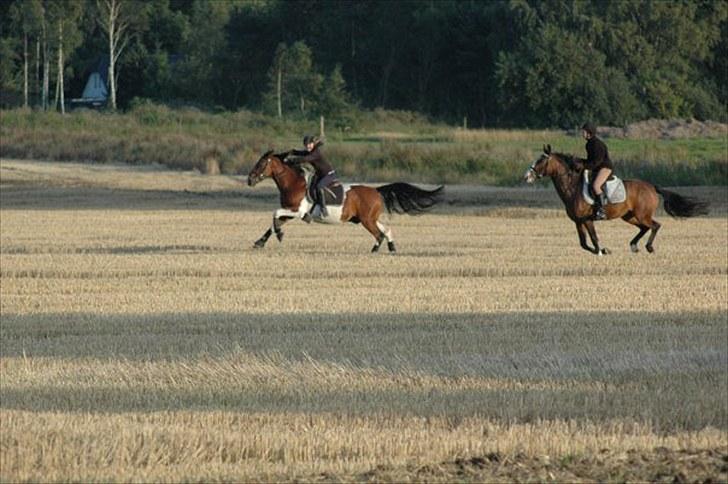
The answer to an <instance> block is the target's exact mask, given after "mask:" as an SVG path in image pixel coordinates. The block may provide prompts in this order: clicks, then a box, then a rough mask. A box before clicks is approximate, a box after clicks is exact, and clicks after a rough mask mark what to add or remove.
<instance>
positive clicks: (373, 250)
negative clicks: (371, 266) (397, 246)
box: [372, 244, 379, 253]
mask: <svg viewBox="0 0 728 484" xmlns="http://www.w3.org/2000/svg"><path fill="white" fill-rule="evenodd" d="M374 252H379V244H375V245H374V247H372V253H374Z"/></svg>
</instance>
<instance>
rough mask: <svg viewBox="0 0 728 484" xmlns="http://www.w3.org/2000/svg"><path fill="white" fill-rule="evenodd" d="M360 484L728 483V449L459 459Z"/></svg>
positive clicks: (381, 472)
mask: <svg viewBox="0 0 728 484" xmlns="http://www.w3.org/2000/svg"><path fill="white" fill-rule="evenodd" d="M357 480H359V481H382V480H384V481H388V480H395V481H397V480H408V481H409V480H415V481H428V482H452V481H458V482H546V481H556V482H593V481H600V482H611V481H619V482H625V481H629V482H728V447H723V448H720V449H707V450H671V449H667V448H664V447H658V448H655V449H653V450H652V451H650V452H643V451H636V450H635V451H628V452H612V451H610V450H609V449H603V450H602V451H600V452H599V454H597V455H590V456H583V455H567V456H562V457H560V458H550V457H549V456H542V457H539V456H526V455H521V454H519V455H514V456H505V455H500V454H498V453H491V454H488V455H485V456H482V457H472V458H468V459H456V460H455V461H451V462H443V463H440V464H436V465H425V466H413V467H410V468H408V469H394V468H387V467H386V466H379V467H377V468H376V469H373V470H372V471H370V472H367V473H365V474H362V475H359V476H357Z"/></svg>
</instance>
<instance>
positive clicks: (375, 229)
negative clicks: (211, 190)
mask: <svg viewBox="0 0 728 484" xmlns="http://www.w3.org/2000/svg"><path fill="white" fill-rule="evenodd" d="M282 158H283V155H275V154H273V152H272V151H268V152H267V153H265V154H264V155H263V156H261V157H260V159H259V160H258V162H257V163H256V164H255V166H254V167H253V169H252V170H251V171H250V173H249V174H248V185H249V186H251V187H252V186H255V185H256V184H258V183H259V182H260V181H262V180H264V179H265V178H269V177H270V178H273V181H275V183H276V185H277V186H278V191H279V192H280V201H281V208H280V209H278V210H276V211H275V212H274V213H273V225H272V226H271V227H270V228H269V229H268V230H267V231H266V232H265V233H264V234H263V236H262V237H261V238H260V239H258V240H257V241H256V242H255V245H254V247H255V248H256V249H261V248H263V247H264V246H265V243H266V242H267V241H268V238H269V237H270V236H271V234H272V233H273V232H275V234H276V237H277V238H278V241H279V242H280V241H282V240H283V230H282V226H283V224H284V223H286V222H287V221H289V220H291V219H294V218H303V217H304V215H306V214H307V213H308V211H309V209H310V208H311V205H312V202H311V201H310V200H309V199H308V198H307V197H306V191H307V189H308V188H307V187H308V181H307V176H306V174H305V173H302V172H301V171H300V170H297V169H296V168H294V167H292V166H291V165H289V164H287V163H284V162H283V161H282ZM442 189H443V187H442V186H441V187H439V188H437V189H435V190H431V191H428V190H422V189H420V188H417V187H415V186H413V185H410V184H409V183H392V184H390V185H384V186H381V187H378V188H372V187H368V186H364V185H352V186H350V187H348V186H347V187H345V193H344V201H343V203H342V204H341V205H340V206H332V205H328V206H327V208H328V216H327V217H322V216H321V212H320V211H319V210H318V207H317V208H315V209H314V212H313V214H312V215H313V220H314V221H316V222H320V223H346V222H351V223H361V224H362V225H363V226H364V228H366V229H367V230H368V231H369V233H371V234H372V235H373V236H374V239H375V240H376V243H375V244H374V247H372V252H376V251H378V250H379V246H380V245H381V244H382V242H383V241H384V239H385V238H386V239H387V247H388V249H389V251H390V252H395V250H396V249H395V246H394V240H393V238H392V231H391V229H389V227H386V226H385V225H384V224H382V223H381V222H380V221H379V217H380V215H382V212H383V210H384V208H386V209H387V211H388V212H389V213H392V212H393V211H394V212H396V213H409V214H417V213H421V212H424V211H425V210H427V209H428V208H430V207H432V206H433V205H435V204H436V203H437V202H438V201H439V195H440V193H441V192H442Z"/></svg>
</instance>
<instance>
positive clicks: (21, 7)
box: [9, 0, 43, 108]
mask: <svg viewBox="0 0 728 484" xmlns="http://www.w3.org/2000/svg"><path fill="white" fill-rule="evenodd" d="M9 13H10V18H11V19H12V21H13V24H14V25H15V26H16V28H17V29H18V30H19V33H20V36H21V37H22V43H23V106H24V107H26V108H27V107H28V105H29V102H28V97H29V96H28V91H29V90H28V70H29V69H28V58H29V57H30V53H29V51H28V44H29V42H30V39H31V37H33V36H36V37H37V36H38V33H39V31H40V24H41V20H42V17H43V6H42V4H41V2H40V0H26V1H24V2H16V3H13V4H12V5H11V6H10V12H9Z"/></svg>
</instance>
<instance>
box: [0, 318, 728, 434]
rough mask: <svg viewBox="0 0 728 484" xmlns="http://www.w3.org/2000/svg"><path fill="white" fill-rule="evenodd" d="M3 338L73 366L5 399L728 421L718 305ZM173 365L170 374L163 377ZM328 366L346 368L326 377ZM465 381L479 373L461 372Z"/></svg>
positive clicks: (269, 321)
mask: <svg viewBox="0 0 728 484" xmlns="http://www.w3.org/2000/svg"><path fill="white" fill-rule="evenodd" d="M0 337H1V338H0V339H1V340H2V342H3V344H2V349H1V351H2V354H1V356H2V357H3V358H19V360H14V361H16V362H15V363H13V365H15V367H16V368H19V367H18V365H22V364H23V363H22V362H23V361H28V362H30V364H31V365H33V364H34V363H33V362H34V361H38V362H40V363H36V364H40V365H43V364H44V363H43V362H44V361H51V360H53V361H59V362H67V363H60V364H69V365H71V366H72V367H74V368H76V369H75V370H67V372H66V373H60V374H59V375H60V376H58V377H56V378H57V380H56V381H54V380H48V379H45V380H43V381H42V382H41V381H39V382H38V383H37V384H30V383H27V384H25V383H24V384H22V385H21V384H14V385H9V384H7V382H6V383H4V384H2V385H0V407H1V408H6V409H19V410H29V411H43V412H46V411H79V412H131V411H134V412H140V411H141V412H145V411H150V412H151V411H161V410H181V409H205V410H233V411H247V412H299V411H300V412H343V413H354V414H365V413H377V412H380V413H381V412H389V413H398V414H399V413H401V414H406V415H413V414H414V415H423V416H427V415H445V414H446V415H453V416H454V417H458V416H461V417H462V416H472V415H479V416H486V417H489V418H496V419H503V420H512V419H517V420H519V421H533V420H536V419H569V418H589V419H592V420H598V421H602V420H608V419H611V418H629V419H633V420H638V421H644V420H648V421H651V422H653V423H654V424H655V425H656V426H657V427H658V428H664V429H685V428H689V429H697V428H703V427H705V426H706V425H713V426H716V427H718V428H728V412H727V411H726V410H728V409H727V408H726V405H727V404H726V402H727V401H728V382H726V379H725V368H726V367H727V366H728V325H726V315H725V314H722V313H719V312H700V313H636V312H635V313H591V312H575V313H537V312H529V313H521V314H517V313H492V314H471V313H463V314H458V313H454V314H448V313H443V314H425V313H422V314H383V315H373V314H369V313H345V314H340V315H327V314H306V315H298V314H277V315H244V314H232V313H229V314H228V313H219V314H153V315H121V314H119V315H110V316H99V315H94V314H47V315H33V316H17V315H12V314H10V315H5V314H4V315H3V324H2V327H1V328H0ZM48 358H50V359H51V360H48ZM261 362H262V363H261ZM8 365H9V363H8V364H6V365H5V370H4V372H6V371H8V368H9V366H8ZM74 365H75V366H74ZM150 365H151V366H150ZM261 365H262V366H261ZM97 366H98V367H103V368H108V370H105V371H110V372H111V373H109V379H108V381H107V380H106V379H105V378H100V379H99V377H98V374H96V373H93V371H95V370H94V368H97ZM40 368H42V366H41V367H40ZM170 368H171V369H170ZM180 368H182V369H184V372H185V373H184V375H183V380H182V382H180V381H179V380H177V378H178V377H174V376H172V377H168V376H166V375H169V373H168V372H170V371H171V372H173V373H172V375H174V374H176V373H174V372H175V371H180V370H179V369H180ZM210 368H213V369H215V372H218V373H215V372H213V375H217V374H219V375H220V378H222V381H220V382H217V381H216V379H215V377H214V376H213V377H211V376H210V374H209V371H210ZM260 368H263V369H264V370H261V369H260ZM266 368H267V369H266ZM270 368H273V370H270ZM326 368H334V370H335V371H333V373H332V374H333V375H334V376H335V375H336V374H338V373H337V372H339V371H343V372H344V373H345V374H346V375H348V376H347V377H346V378H344V379H343V380H342V382H339V381H338V380H334V381H331V380H330V378H333V377H332V376H327V375H330V373H327V371H328V370H326ZM18 371H20V370H18ZM34 371H35V372H36V373H38V374H42V370H34ZM127 371H130V372H131V373H129V376H128V377H124V376H123V375H124V374H125V372H127ZM206 371H207V372H208V373H205V372H206ZM261 371H262V372H263V373H260V372H261ZM86 372H91V373H86ZM134 372H142V373H141V374H142V375H143V377H144V378H142V380H138V377H134V376H133V375H134V374H135V373H134ZM157 372H158V373H157ZM199 372H201V373H199ZM251 372H252V376H251ZM93 375H96V376H93ZM120 375H121V376H120ZM120 377H121V380H120ZM157 378H159V380H158V381H157ZM300 378H306V379H307V381H308V383H307V384H301V383H300ZM372 379H373V380H372ZM473 379H475V380H473ZM472 381H480V382H481V383H480V384H465V383H462V382H472ZM185 382H186V383H185ZM337 382H338V383H337ZM367 382H368V383H367ZM382 382H384V384H383V383H382ZM433 382H434V383H433ZM438 382H440V383H438ZM443 382H444V383H443ZM488 382H490V383H488ZM493 382H496V383H493ZM497 382H506V383H507V382H511V383H508V384H497Z"/></svg>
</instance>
